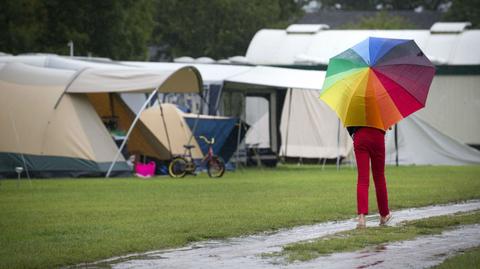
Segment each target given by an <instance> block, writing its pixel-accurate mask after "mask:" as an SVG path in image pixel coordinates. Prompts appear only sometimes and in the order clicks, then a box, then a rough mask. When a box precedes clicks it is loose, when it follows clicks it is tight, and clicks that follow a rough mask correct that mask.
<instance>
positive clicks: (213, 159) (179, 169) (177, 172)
mask: <svg viewBox="0 0 480 269" xmlns="http://www.w3.org/2000/svg"><path fill="white" fill-rule="evenodd" d="M200 138H201V139H202V140H204V141H205V143H207V144H208V152H207V155H206V156H205V157H204V158H203V159H202V161H201V163H202V164H205V163H206V165H207V173H208V176H209V177H222V176H223V174H224V173H225V163H224V162H223V160H222V159H221V158H220V157H218V156H217V155H215V154H213V144H214V143H215V138H214V137H212V139H211V140H208V139H207V138H206V137H205V136H200ZM183 147H184V148H185V151H186V154H184V155H183V156H177V157H175V158H173V159H172V161H171V162H170V164H169V165H168V174H169V175H170V176H171V177H174V178H180V177H184V176H185V175H186V174H192V175H194V174H195V170H196V169H197V165H196V164H195V161H194V160H193V158H192V148H194V147H195V146H194V145H183ZM187 152H188V153H187Z"/></svg>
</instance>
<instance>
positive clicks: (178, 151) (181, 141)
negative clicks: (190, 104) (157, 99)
mask: <svg viewBox="0 0 480 269" xmlns="http://www.w3.org/2000/svg"><path fill="white" fill-rule="evenodd" d="M140 121H141V122H142V123H143V124H144V125H145V126H146V127H147V128H148V129H149V130H150V131H151V132H152V133H153V134H154V135H155V138H156V139H157V140H158V141H160V142H161V143H162V144H163V145H164V146H166V147H167V148H168V152H167V154H166V155H164V156H161V157H160V158H159V159H161V160H168V159H170V158H171V157H172V156H177V155H183V154H185V153H186V152H185V148H184V145H193V146H194V148H192V157H193V158H195V159H198V158H202V157H203V154H202V152H201V150H200V147H199V145H198V143H197V140H196V139H195V138H194V137H193V136H192V132H191V131H190V128H189V127H188V125H187V123H186V122H185V119H184V118H183V112H181V111H180V110H179V109H178V108H177V107H176V106H175V105H172V104H162V105H160V106H154V107H151V108H148V109H146V110H145V111H143V112H142V115H141V116H140Z"/></svg>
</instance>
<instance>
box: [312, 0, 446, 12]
mask: <svg viewBox="0 0 480 269" xmlns="http://www.w3.org/2000/svg"><path fill="white" fill-rule="evenodd" d="M320 2H321V3H322V8H324V9H331V8H335V6H336V5H337V4H339V5H340V6H341V9H343V10H376V9H377V8H379V7H380V8H381V9H387V10H413V9H414V8H417V7H419V6H422V7H424V8H425V9H427V10H438V8H439V6H440V5H441V4H445V3H448V2H451V1H450V0H321V1H320Z"/></svg>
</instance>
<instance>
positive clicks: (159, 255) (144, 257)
mask: <svg viewBox="0 0 480 269" xmlns="http://www.w3.org/2000/svg"><path fill="white" fill-rule="evenodd" d="M477 209H480V200H472V201H469V202H466V203H460V204H449V205H442V206H430V207H423V208H415V209H405V210H400V211H395V212H393V216H394V218H393V219H392V221H391V223H390V225H395V224H398V223H400V222H402V221H408V220H415V219H420V218H428V217H434V216H440V215H447V214H453V213H457V212H466V211H472V210H477ZM377 225H378V218H377V217H375V216H369V217H368V218H367V226H377ZM355 227H356V221H355V220H354V219H351V220H346V221H339V222H325V223H320V224H316V225H308V226H299V227H296V228H293V229H288V230H280V231H278V232H276V233H273V234H268V235H267V234H261V235H254V236H246V237H237V238H231V239H228V240H215V241H213V240H212V241H204V242H198V243H194V244H191V245H190V246H188V247H183V248H177V249H170V250H161V251H151V252H147V253H141V254H131V255H126V256H122V257H115V258H111V259H106V260H103V261H99V262H95V263H91V264H79V265H77V266H75V267H71V268H145V269H146V268H252V269H253V268H279V267H282V268H321V267H322V266H320V265H319V264H322V265H324V266H323V267H327V268H356V267H358V268H392V266H393V267H397V266H396V265H395V264H396V263H395V262H401V260H402V259H398V258H395V257H394V256H395V255H399V254H390V253H392V251H394V250H397V251H399V250H400V249H402V247H401V246H400V245H398V244H391V245H385V246H382V247H381V248H376V249H372V250H369V251H368V250H367V251H366V252H365V251H364V252H363V253H362V252H355V253H353V254H352V253H350V254H349V255H352V256H350V257H353V258H351V260H348V259H347V258H346V257H343V258H338V259H337V255H347V254H334V255H331V256H328V257H324V258H325V259H327V258H328V259H333V260H328V261H326V260H323V258H322V259H316V260H314V261H312V262H307V263H293V264H289V265H286V264H278V263H277V261H275V258H271V259H268V258H262V257H261V256H262V254H264V253H274V252H278V251H281V250H282V246H284V245H286V244H290V243H294V242H298V241H304V240H311V239H315V238H318V237H322V236H325V235H329V234H333V233H337V232H341V231H346V230H351V229H354V228H355ZM472 229H473V230H472ZM479 229H480V228H479V226H474V227H471V228H465V229H462V230H461V231H457V232H460V233H461V232H464V230H465V233H466V234H468V233H470V232H473V234H476V235H477V236H478V237H479V238H478V239H476V244H477V245H479V244H480V230H479ZM466 234H464V236H465V235H466ZM442 236H443V235H442ZM457 236H458V235H457ZM469 236H470V235H469ZM435 238H437V237H435ZM437 239H441V238H440V237H438V238H437ZM425 240H427V241H428V239H427V238H426V239H425ZM416 241H417V240H414V241H411V242H416ZM460 241H462V242H465V241H466V240H463V239H460ZM408 242H410V241H406V242H405V243H406V244H407V246H408V244H413V243H408ZM442 242H444V243H443V244H445V246H444V247H443V248H442V249H445V248H448V249H449V250H448V251H447V250H446V249H445V251H440V252H438V253H431V252H424V249H422V248H432V246H429V245H428V244H433V243H432V242H430V243H427V245H419V246H415V245H410V246H408V247H410V248H409V249H408V248H406V249H404V250H405V251H406V250H408V254H406V255H408V256H407V257H411V258H412V259H413V258H415V257H416V256H417V255H419V257H420V256H421V255H422V253H425V254H424V255H425V256H428V257H427V258H425V257H424V259H429V260H435V261H438V260H440V261H441V260H443V259H444V258H445V257H446V256H448V255H443V254H445V253H449V251H452V250H456V251H458V250H462V249H465V248H466V247H464V246H463V245H461V244H460V243H462V242H459V243H458V247H457V243H455V244H453V243H448V244H446V243H445V241H442ZM446 242H449V241H448V240H447V241H446ZM460 245H461V246H460ZM467 245H468V244H467ZM414 248H419V249H418V250H419V251H416V250H415V251H413V249H414ZM406 253H407V251H406ZM412 254H414V255H412ZM440 254H442V255H440ZM362 255H363V256H362ZM382 255H386V256H385V257H384V256H382ZM432 257H434V258H435V259H434V258H432ZM342 259H344V260H345V262H346V261H347V260H348V261H351V263H348V264H346V263H345V262H343V263H341V262H342ZM407 260H408V259H407ZM352 261H356V263H354V262H352ZM324 262H326V263H324ZM337 262H338V263H339V264H338V265H339V267H336V263H337ZM418 262H419V264H425V263H424V262H422V261H418ZM317 263H318V264H317ZM416 263H417V261H414V262H413V263H412V264H416ZM437 263H438V262H437ZM402 264H403V263H402ZM325 265H328V266H325ZM409 266H410V267H411V265H408V266H400V267H398V268H405V267H409ZM412 268H423V265H422V266H421V267H415V266H414V267H412Z"/></svg>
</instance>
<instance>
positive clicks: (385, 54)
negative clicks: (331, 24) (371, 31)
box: [320, 37, 435, 130]
mask: <svg viewBox="0 0 480 269" xmlns="http://www.w3.org/2000/svg"><path fill="white" fill-rule="evenodd" d="M434 75H435V66H434V65H433V64H432V63H431V62H430V60H428V58H427V57H426V56H425V55H424V54H423V52H422V51H421V50H420V48H419V47H418V46H417V45H416V44H415V42H414V41H413V40H404V39H389V38H374V37H369V38H367V39H366V40H364V41H362V42H360V43H359V44H357V45H355V46H354V47H352V48H350V49H348V50H346V51H344V52H342V53H340V54H339V55H337V56H335V57H333V58H331V59H330V62H329V64H328V68H327V74H326V78H325V82H324V85H323V89H322V92H321V94H320V98H321V99H322V100H323V101H325V102H326V103H327V104H328V105H329V106H330V107H331V108H332V109H333V110H334V111H335V112H336V113H337V115H338V116H339V118H340V119H341V120H342V122H343V124H344V125H345V126H346V127H347V126H370V127H374V128H378V129H382V130H387V129H388V128H389V127H390V126H392V125H393V124H395V123H397V122H398V121H400V120H401V119H403V118H405V117H407V116H408V115H410V114H411V113H413V112H415V111H417V110H418V109H420V108H423V107H424V106H425V102H426V99H427V95H428V90H429V88H430V84H431V82H432V80H433V76H434Z"/></svg>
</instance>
